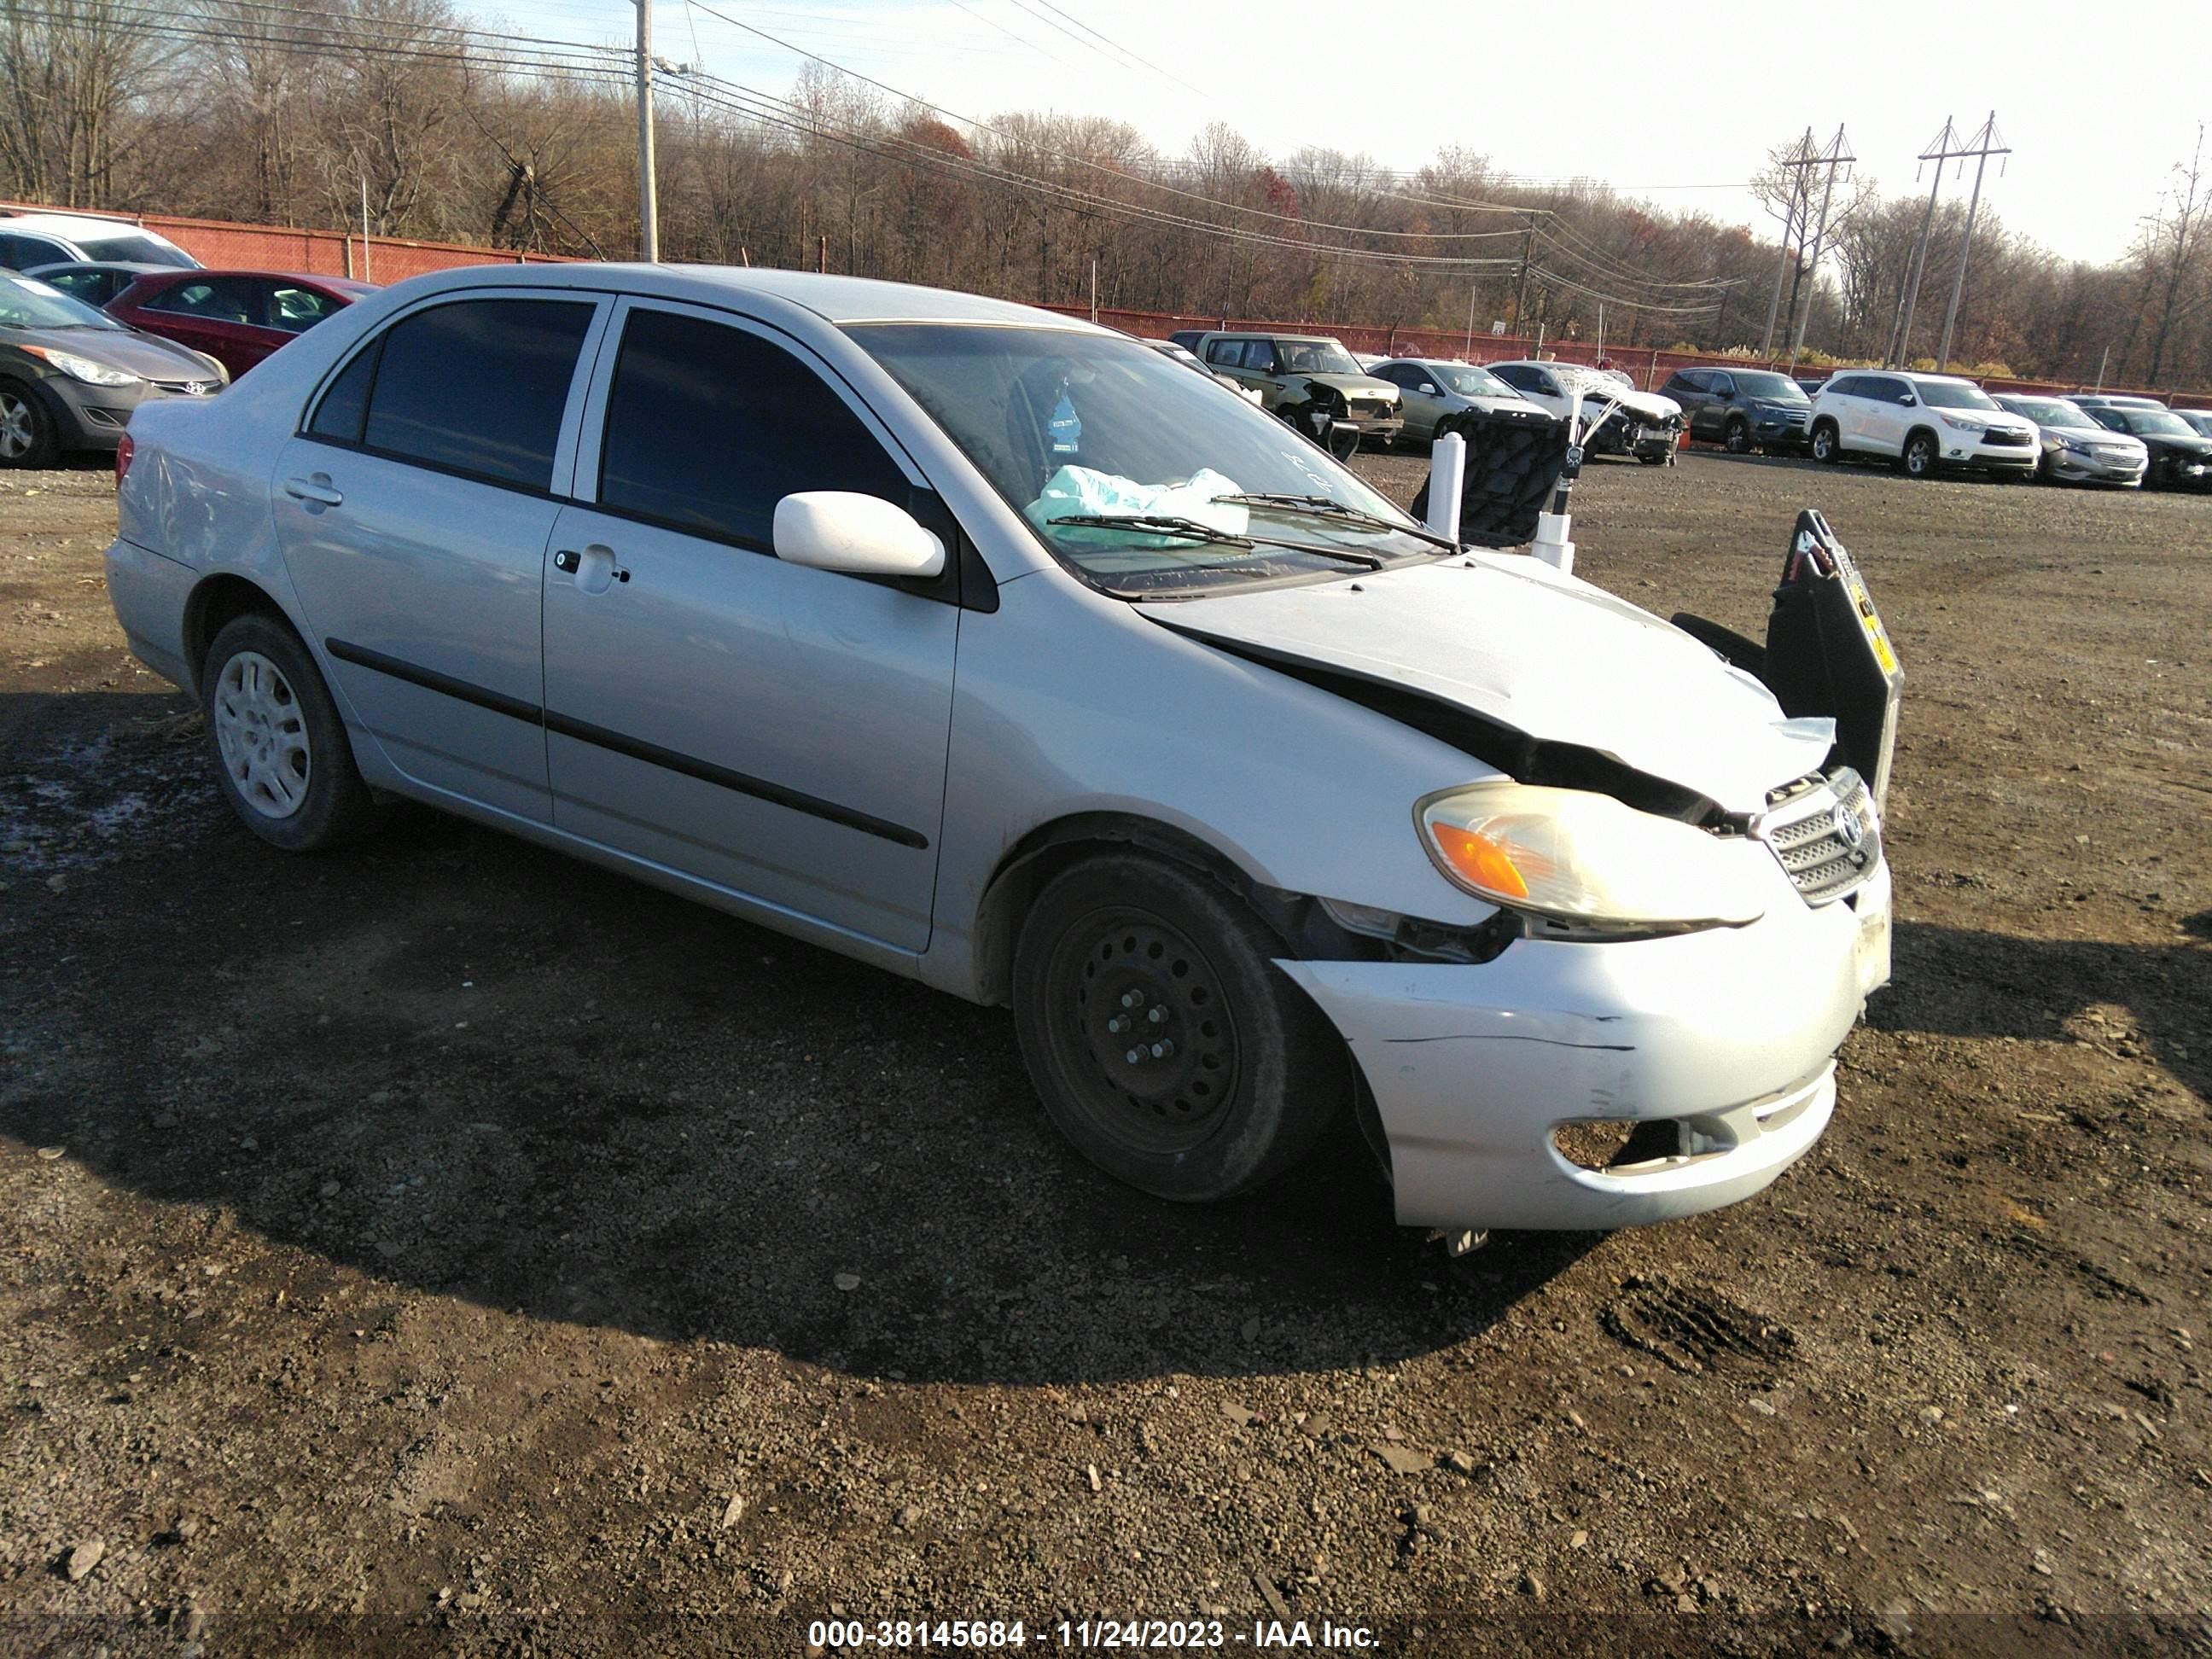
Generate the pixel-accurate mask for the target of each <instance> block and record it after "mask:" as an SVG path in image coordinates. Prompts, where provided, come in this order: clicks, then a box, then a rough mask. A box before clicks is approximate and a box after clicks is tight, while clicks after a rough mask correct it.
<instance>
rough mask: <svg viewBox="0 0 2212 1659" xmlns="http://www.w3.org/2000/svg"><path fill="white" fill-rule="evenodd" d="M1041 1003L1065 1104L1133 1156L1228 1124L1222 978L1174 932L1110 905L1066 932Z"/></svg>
mask: <svg viewBox="0 0 2212 1659" xmlns="http://www.w3.org/2000/svg"><path fill="white" fill-rule="evenodd" d="M1048 971H1049V978H1048V988H1047V993H1046V994H1047V997H1048V1007H1049V1009H1050V1011H1051V1012H1050V1018H1051V1021H1052V1024H1053V1026H1054V1047H1055V1048H1058V1049H1059V1050H1060V1055H1061V1059H1062V1061H1063V1069H1064V1071H1065V1072H1066V1074H1067V1075H1068V1077H1069V1079H1070V1082H1071V1085H1072V1086H1071V1088H1070V1090H1069V1094H1070V1096H1071V1097H1072V1098H1071V1099H1070V1100H1069V1101H1068V1104H1070V1105H1071V1106H1073V1108H1074V1109H1076V1110H1078V1111H1079V1112H1080V1113H1081V1114H1082V1115H1083V1116H1084V1117H1085V1119H1087V1120H1088V1121H1089V1122H1090V1123H1091V1126H1092V1127H1094V1128H1095V1129H1096V1130H1097V1132H1098V1133H1100V1134H1102V1135H1103V1136H1105V1137H1106V1138H1108V1139H1111V1140H1113V1141H1115V1142H1116V1143H1118V1144H1120V1145H1121V1146H1125V1147H1127V1148H1128V1149H1129V1150H1131V1151H1133V1152H1140V1153H1146V1154H1151V1155H1154V1156H1171V1155H1174V1154H1176V1153H1182V1152H1189V1151H1191V1150H1192V1149H1193V1148H1194V1147H1196V1146H1200V1145H1202V1144H1203V1143H1204V1142H1205V1141H1206V1139H1209V1138H1210V1137H1211V1136H1212V1134H1213V1133H1215V1132H1216V1131H1217V1130H1218V1129H1219V1128H1220V1127H1221V1125H1222V1122H1223V1121H1224V1119H1225V1117H1226V1115H1227V1114H1228V1111H1229V1109H1230V1105H1231V1102H1232V1101H1233V1100H1234V1098H1235V1097H1236V1094H1237V1086H1238V1083H1239V1080H1240V1078H1241V1076H1242V1073H1243V1042H1242V1041H1241V1037H1240V1034H1239V1032H1238V1030H1237V1020H1236V1018H1235V1015H1234V1012H1233V1011H1232V1009H1231V1006H1230V1002H1229V998H1228V995H1227V993H1226V991H1225V988H1224V987H1223V985H1222V982H1221V978H1220V975H1218V974H1217V973H1216V972H1215V970H1214V968H1213V964H1212V962H1210V961H1209V960H1208V959H1207V957H1206V954H1205V952H1203V951H1200V950H1199V949H1198V947H1197V946H1196V945H1194V943H1193V942H1192V941H1191V940H1190V939H1189V938H1188V936H1187V935H1185V934H1184V933H1182V931H1181V930H1180V929H1178V928H1176V927H1173V926H1172V925H1170V924H1169V923H1168V922H1166V921H1164V920H1163V919H1162V918H1160V917H1158V916H1156V915H1152V914H1151V913H1150V912H1148V911H1145V910H1140V909H1138V908H1133V907H1127V908H1124V907H1115V908H1108V909H1103V910H1100V911H1097V912H1095V913H1093V914H1092V915H1090V916H1087V917H1085V918H1084V919H1083V920H1082V921H1080V922H1079V923H1078V924H1077V925H1076V926H1074V927H1071V928H1069V929H1068V931H1067V932H1066V934H1064V935H1063V936H1062V938H1061V940H1060V945H1059V946H1058V948H1057V949H1055V951H1054V953H1053V960H1052V963H1051V965H1050V969H1049V970H1048Z"/></svg>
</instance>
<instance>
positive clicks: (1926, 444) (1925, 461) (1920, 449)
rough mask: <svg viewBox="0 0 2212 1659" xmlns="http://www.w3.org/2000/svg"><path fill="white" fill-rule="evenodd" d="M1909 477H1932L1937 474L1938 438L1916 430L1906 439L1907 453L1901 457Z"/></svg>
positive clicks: (1906, 475)
mask: <svg viewBox="0 0 2212 1659" xmlns="http://www.w3.org/2000/svg"><path fill="white" fill-rule="evenodd" d="M1899 460H1900V462H1901V464H1902V465H1903V466H1904V468H1905V477H1908V478H1932V477H1935V476H1936V440H1935V439H1933V438H1931V437H1929V435H1927V434H1926V433H1925V432H1916V433H1914V434H1913V435H1911V437H1909V438H1907V439H1906V440H1905V453H1904V454H1903V455H1902V456H1901V457H1899Z"/></svg>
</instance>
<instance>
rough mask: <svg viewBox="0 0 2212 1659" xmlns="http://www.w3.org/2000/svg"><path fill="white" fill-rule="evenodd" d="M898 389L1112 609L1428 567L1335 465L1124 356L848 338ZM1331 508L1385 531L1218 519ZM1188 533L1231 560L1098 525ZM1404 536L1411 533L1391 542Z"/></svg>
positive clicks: (1144, 360)
mask: <svg viewBox="0 0 2212 1659" xmlns="http://www.w3.org/2000/svg"><path fill="white" fill-rule="evenodd" d="M848 333H849V334H850V335H851V336H852V337H853V338H854V340H856V341H857V342H859V343H860V346H861V348H862V349H864V350H866V352H867V353H868V354H869V355H870V356H872V357H873V358H874V359H875V360H876V361H877V362H879V363H881V364H882V365H883V366H884V369H885V370H886V371H888V372H889V374H890V376H891V377H892V379H894V380H896V381H897V382H898V383H899V384H900V385H901V386H903V387H905V388H906V390H907V391H908V392H909V393H910V394H911V395H912V396H913V398H914V399H915V402H916V403H918V404H921V406H922V408H923V409H924V410H927V412H928V414H929V416H931V418H932V419H933V420H934V421H936V422H937V423H938V425H939V426H940V427H942V428H945V433H946V435H948V436H949V437H951V440H952V441H953V442H954V443H956V444H957V445H958V446H959V447H960V448H961V450H962V451H963V453H965V454H966V455H967V457H968V459H969V460H970V461H972V462H974V463H975V466H976V468H977V470H978V471H981V473H982V474H983V476H984V477H986V478H987V479H988V480H989V481H990V483H991V485H992V487H993V488H994V489H996V490H997V491H998V492H999V494H1000V495H1002V496H1004V497H1005V498H1006V501H1007V502H1008V504H1009V505H1011V506H1012V507H1013V508H1014V510H1015V511H1017V512H1018V513H1022V514H1023V516H1024V518H1025V519H1027V520H1028V521H1029V523H1030V527H1031V528H1032V529H1033V530H1034V531H1035V532H1036V534H1037V536H1038V538H1040V539H1041V540H1042V542H1043V543H1044V544H1045V545H1046V547H1047V548H1048V549H1049V550H1051V551H1052V552H1053V553H1054V555H1055V556H1058V557H1059V558H1060V561H1061V562H1063V563H1065V564H1066V565H1068V566H1069V567H1071V568H1073V569H1074V570H1076V571H1077V572H1079V574H1082V575H1084V576H1085V577H1086V578H1089V579H1091V580H1095V581H1096V582H1097V583H1098V584H1099V585H1100V586H1106V587H1109V588H1111V589H1113V590H1115V591H1116V592H1147V593H1158V592H1170V591H1179V590H1180V591H1187V590H1188V589H1191V588H1194V587H1200V586H1205V587H1214V586H1221V585H1223V584H1225V583H1232V582H1245V581H1251V580H1263V579H1268V580H1273V579H1280V578H1283V577H1285V576H1306V575H1316V574H1324V573H1327V574H1337V573H1340V572H1342V571H1344V570H1346V569H1349V568H1352V563H1351V562H1350V557H1349V556H1356V557H1357V558H1358V561H1359V562H1373V561H1374V560H1376V559H1378V558H1380V559H1394V560H1395V559H1400V558H1407V557H1413V556H1421V557H1430V556H1434V555H1435V554H1436V552H1437V549H1436V548H1435V546H1434V545H1433V544H1430V543H1427V542H1424V541H1421V540H1419V538H1416V537H1415V536H1414V535H1413V534H1412V533H1411V532H1412V530H1413V521H1412V520H1409V519H1408V518H1407V516H1406V515H1405V513H1403V512H1401V510H1400V509H1399V508H1398V507H1395V506H1394V505H1393V504H1392V503H1391V502H1390V501H1389V500H1388V499H1387V498H1386V497H1384V496H1383V495H1378V494H1377V493H1376V491H1374V490H1372V489H1369V488H1368V487H1367V485H1365V484H1364V483H1361V482H1360V481H1359V479H1358V477H1354V476H1353V475H1352V473H1351V472H1349V471H1346V470H1345V468H1344V467H1342V466H1340V465H1338V464H1337V462H1336V461H1335V460H1334V459H1332V458H1331V457H1330V456H1329V454H1328V452H1326V451H1325V450H1323V449H1322V448H1321V447H1319V446H1318V445H1316V444H1314V443H1311V442H1309V441H1307V440H1306V439H1304V438H1303V437H1301V436H1300V435H1298V434H1297V432H1295V431H1293V430H1292V429H1291V428H1290V427H1289V426H1288V425H1286V424H1285V422H1281V421H1279V420H1277V419H1276V418H1275V417H1274V416H1272V415H1267V414H1263V413H1261V410H1259V409H1258V408H1257V407H1255V405H1254V404H1252V403H1251V402H1250V401H1249V400H1248V399H1246V398H1242V397H1239V396H1238V395H1237V394H1236V393H1235V392H1231V391H1230V390H1229V389H1228V388H1227V387H1225V386H1221V385H1219V384H1218V383H1217V382H1215V381H1214V380H1212V378H1211V377H1208V376H1201V375H1197V374H1191V373H1189V372H1188V370H1186V369H1183V368H1179V367H1178V366H1176V364H1174V363H1172V362H1169V361H1167V360H1166V359H1165V358H1164V357H1162V356H1160V355H1159V354H1158V352H1156V351H1152V350H1150V349H1147V348H1146V347H1145V346H1144V345H1142V344H1140V343H1138V342H1137V341H1134V340H1125V339H1115V338H1111V337H1103V336H1096V335H1090V334H1084V333H1079V332H1076V331H1072V330H1064V329H1054V328H986V327H961V326H957V325H947V324H943V323H860V324H855V325H852V326H851V327H850V328H849V329H848ZM1252 494H1267V495H1290V496H1309V495H1318V496H1325V497H1327V498H1328V499H1329V500H1331V501H1336V502H1339V503H1341V504H1342V505H1343V506H1345V507H1351V508H1353V509H1355V510H1357V511H1358V512H1361V513H1373V514H1375V515H1376V516H1377V517H1379V518H1381V519H1383V520H1387V521H1388V526H1360V525H1358V524H1354V523H1347V522H1344V521H1341V520H1338V521H1334V522H1333V521H1331V520H1328V519H1326V518H1324V517H1322V516H1321V515H1319V514H1315V513H1299V512H1297V511H1295V510H1292V509H1286V508H1276V507H1266V506H1248V505H1244V504H1239V503H1228V502H1219V501H1217V500H1216V498H1217V497H1219V496H1223V495H1252ZM1132 515H1142V516H1144V517H1146V519H1147V520H1150V521H1151V522H1152V523H1154V524H1155V525H1157V524H1158V521H1159V520H1161V519H1163V518H1174V519H1178V520H1183V521H1186V522H1187V523H1191V524H1195V525H1197V526H1201V527H1202V528H1203V529H1204V530H1206V531H1207V532H1214V533H1216V534H1218V536H1222V537H1240V538H1265V540H1267V541H1282V542H1287V543H1291V544H1294V545H1292V546H1290V547H1273V546H1267V545H1255V546H1249V547H1247V546H1240V545H1231V544H1223V543H1221V542H1218V541H1216V542H1207V541H1201V540H1199V539H1197V538H1195V537H1193V536H1184V535H1177V534H1172V533H1167V532H1160V531H1158V530H1157V529H1156V530H1153V531H1152V532H1140V531H1138V530H1134V529H1130V528H1127V527H1124V526H1119V525H1101V524H1098V523H1096V522H1093V523H1089V524H1083V525H1074V524H1055V523H1054V522H1053V520H1055V519H1065V518H1074V517H1082V518H1086V519H1091V520H1097V519H1101V518H1109V517H1124V518H1126V517H1128V516H1132ZM1401 525H1403V526H1407V529H1406V531H1404V532H1401V531H1399V530H1398V529H1396V528H1395V526H1401Z"/></svg>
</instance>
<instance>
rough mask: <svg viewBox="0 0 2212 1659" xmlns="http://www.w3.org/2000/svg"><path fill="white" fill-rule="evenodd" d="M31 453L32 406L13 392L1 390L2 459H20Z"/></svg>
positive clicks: (0, 454)
mask: <svg viewBox="0 0 2212 1659" xmlns="http://www.w3.org/2000/svg"><path fill="white" fill-rule="evenodd" d="M29 453H31V406H30V404H27V403H26V402H24V401H23V399H22V398H18V397H17V396H16V395H15V393H14V392H0V459H7V460H10V461H14V460H20V459H22V458H23V457H24V456H26V455H27V454H29Z"/></svg>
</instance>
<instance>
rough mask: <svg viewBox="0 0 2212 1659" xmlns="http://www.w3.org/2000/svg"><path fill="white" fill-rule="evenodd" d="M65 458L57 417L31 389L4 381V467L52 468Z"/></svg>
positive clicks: (0, 401) (0, 453) (0, 447)
mask: <svg viewBox="0 0 2212 1659" xmlns="http://www.w3.org/2000/svg"><path fill="white" fill-rule="evenodd" d="M60 455H61V435H60V434H58V432H56V431H55V429H54V417H53V416H51V415H49V414H47V413H46V405H45V404H42V403H40V401H39V399H38V397H37V395H36V394H35V393H33V392H32V391H31V390H30V389H29V388H28V387H27V386H21V385H19V384H18V383H17V382H15V381H14V380H4V381H0V466H20V467H27V468H32V469H36V468H40V467H48V466H52V465H53V464H54V462H55V461H56V460H57V459H59V458H60Z"/></svg>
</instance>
